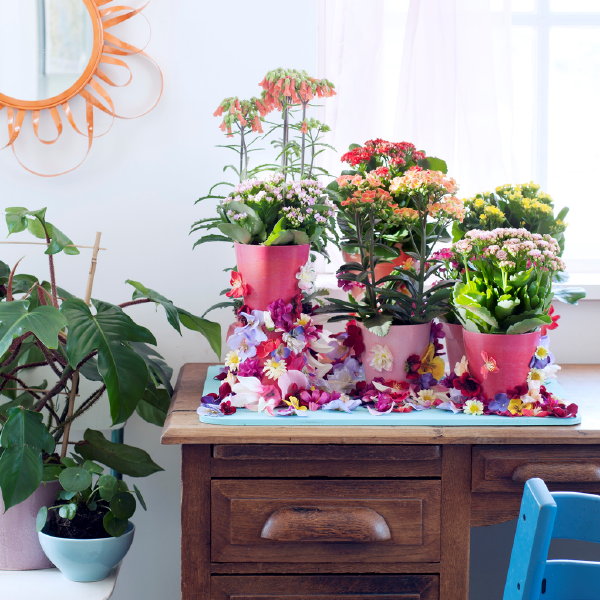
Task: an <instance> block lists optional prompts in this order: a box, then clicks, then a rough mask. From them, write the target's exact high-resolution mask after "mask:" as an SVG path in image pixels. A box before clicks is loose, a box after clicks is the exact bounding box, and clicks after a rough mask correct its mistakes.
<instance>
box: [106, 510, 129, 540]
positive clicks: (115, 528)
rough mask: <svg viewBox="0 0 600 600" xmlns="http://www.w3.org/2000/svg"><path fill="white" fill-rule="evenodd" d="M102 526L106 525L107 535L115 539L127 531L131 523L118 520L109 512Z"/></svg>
mask: <svg viewBox="0 0 600 600" xmlns="http://www.w3.org/2000/svg"><path fill="white" fill-rule="evenodd" d="M102 524H103V525H104V529H105V530H106V533H108V534H109V535H112V536H113V537H120V536H122V535H123V534H124V533H125V532H126V531H127V525H128V524H129V521H124V520H122V519H118V518H117V517H115V516H114V515H113V514H112V513H111V512H108V513H106V514H105V515H104V518H103V519H102Z"/></svg>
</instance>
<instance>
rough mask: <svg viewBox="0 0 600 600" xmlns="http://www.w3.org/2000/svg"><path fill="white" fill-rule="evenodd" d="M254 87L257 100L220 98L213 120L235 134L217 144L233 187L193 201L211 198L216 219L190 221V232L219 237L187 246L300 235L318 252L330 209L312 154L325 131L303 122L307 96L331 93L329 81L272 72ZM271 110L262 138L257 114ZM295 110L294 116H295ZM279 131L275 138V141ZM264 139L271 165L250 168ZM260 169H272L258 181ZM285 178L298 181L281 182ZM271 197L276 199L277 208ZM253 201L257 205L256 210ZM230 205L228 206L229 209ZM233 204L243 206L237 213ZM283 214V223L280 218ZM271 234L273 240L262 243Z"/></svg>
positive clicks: (288, 240)
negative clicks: (227, 153)
mask: <svg viewBox="0 0 600 600" xmlns="http://www.w3.org/2000/svg"><path fill="white" fill-rule="evenodd" d="M260 86H261V87H262V88H263V91H262V94H261V97H260V98H251V99H250V100H240V99H239V98H237V97H230V98H226V99H225V100H223V101H222V102H221V103H220V104H219V107H218V108H217V110H216V111H215V115H216V116H221V117H223V121H222V123H221V129H222V130H223V131H224V132H225V133H226V135H227V136H228V137H234V136H236V137H237V141H236V142H233V143H231V144H228V145H226V146H224V147H225V148H228V149H229V150H232V151H234V152H235V153H236V154H237V156H238V160H236V164H232V165H226V166H225V167H224V169H223V170H224V171H230V172H233V173H235V174H236V176H237V182H235V183H234V182H231V181H221V182H219V183H217V184H215V185H214V186H212V188H211V189H210V190H209V192H208V194H207V195H206V196H203V197H201V198H200V199H199V200H198V202H201V201H204V200H217V201H219V205H218V206H217V213H218V216H217V217H208V218H204V219H200V220H199V221H196V222H195V223H194V224H193V225H192V228H191V233H196V232H203V231H205V230H209V231H210V230H214V229H218V230H219V231H220V233H218V234H212V233H209V234H208V235H203V236H202V237H200V239H198V240H197V241H196V243H195V244H194V246H197V245H198V244H203V243H205V242H215V241H230V240H233V241H237V242H241V243H244V244H247V243H253V244H263V243H265V242H267V240H268V239H270V241H269V243H272V242H274V243H277V244H284V245H288V244H299V243H308V241H307V240H306V236H304V235H303V233H306V234H307V236H308V238H309V241H311V242H313V249H314V250H316V251H318V252H323V248H324V246H325V243H326V242H327V237H326V235H325V234H324V230H325V229H326V228H325V227H324V225H328V227H327V228H330V227H329V226H330V225H331V223H329V222H328V221H329V219H330V217H331V216H332V206H331V205H330V203H329V202H328V201H327V200H326V196H325V194H324V193H323V192H322V190H321V187H320V184H319V183H318V182H317V181H316V177H317V176H318V175H321V174H327V171H326V170H325V169H323V168H322V167H320V166H318V165H317V164H316V162H317V158H318V157H319V155H320V154H321V153H322V152H324V151H325V149H327V148H330V146H329V145H327V144H325V143H324V142H323V141H322V136H323V134H325V133H327V132H328V131H329V127H328V126H327V125H325V124H324V123H321V122H320V121H318V120H316V119H314V118H309V117H308V114H307V111H308V109H309V107H310V102H311V101H312V100H313V99H315V98H325V97H328V96H332V95H333V94H334V93H335V92H334V90H333V84H332V83H331V82H330V81H328V80H326V79H316V78H314V77H310V76H309V75H308V74H307V73H306V72H304V71H297V70H295V69H275V70H273V71H270V72H269V73H267V74H266V75H265V77H264V78H263V80H262V81H261V83H260ZM274 111H277V112H279V113H280V114H281V121H280V122H270V123H269V125H270V128H269V129H268V131H267V132H266V133H264V132H263V123H264V122H265V116H266V115H268V114H270V113H272V112H274ZM297 113H299V116H300V118H299V119H295V117H296V116H297ZM263 133H264V135H263ZM279 133H280V134H281V135H280V137H277V134H279ZM272 137H275V139H273V140H272V141H271V143H272V144H273V146H274V148H275V150H276V155H275V159H274V161H276V162H271V163H266V164H259V165H257V166H255V167H252V168H251V167H250V166H249V157H250V153H252V152H255V151H257V150H258V149H257V148H256V147H255V146H256V143H257V142H258V141H259V140H260V139H267V138H272ZM266 171H271V172H274V175H273V176H271V177H270V178H269V177H267V178H266V179H261V178H260V177H261V174H262V173H264V172H266ZM291 178H297V179H298V180H299V181H291V182H289V181H288V180H289V179H291ZM273 200H278V201H280V205H279V206H278V205H277V203H276V202H272V201H273ZM259 201H261V206H260V207H258V206H256V203H258V202H259ZM269 201H271V202H270V203H269ZM232 202H233V203H236V204H233V205H232ZM253 203H255V204H253ZM239 204H243V205H244V206H245V208H243V209H241V208H240V206H239ZM284 206H285V207H286V210H289V211H290V213H292V214H289V213H287V214H286V211H283V212H282V211H281V210H280V209H281V208H283V207H284ZM256 209H258V210H256ZM263 209H264V210H263ZM294 209H298V210H299V211H301V213H299V214H301V219H300V218H297V217H296V218H294V215H293V210H294ZM257 212H258V213H259V214H256V213H257ZM285 216H288V217H289V218H288V219H287V220H282V218H283V217H285ZM273 218H274V219H275V220H274V221H273ZM240 226H241V227H240ZM274 229H275V236H274V237H273V238H270V235H271V233H273V230H274ZM307 230H309V231H307ZM295 231H299V232H301V233H299V234H296V233H294V232H295ZM288 232H291V235H290V233H288Z"/></svg>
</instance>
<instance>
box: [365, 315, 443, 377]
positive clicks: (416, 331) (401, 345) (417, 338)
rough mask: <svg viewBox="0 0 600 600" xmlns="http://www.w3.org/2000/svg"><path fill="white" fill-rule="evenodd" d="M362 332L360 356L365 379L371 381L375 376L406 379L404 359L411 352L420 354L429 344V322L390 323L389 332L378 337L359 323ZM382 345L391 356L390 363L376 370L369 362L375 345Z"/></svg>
mask: <svg viewBox="0 0 600 600" xmlns="http://www.w3.org/2000/svg"><path fill="white" fill-rule="evenodd" d="M360 327H361V329H362V333H363V341H364V344H365V351H364V353H363V355H362V357H361V359H362V361H363V367H364V369H365V380H366V381H369V382H370V381H372V380H373V379H375V377H383V378H384V379H393V380H395V381H404V380H405V379H406V370H405V365H406V360H407V358H408V357H409V356H410V355H411V354H418V355H419V356H421V355H422V354H423V352H425V349H426V348H427V344H429V334H430V331H431V323H423V324H420V325H392V327H391V329H390V331H389V333H388V334H387V335H386V336H384V337H379V336H378V335H375V334H374V333H371V332H370V331H368V330H367V329H366V328H365V327H364V326H363V325H362V323H361V324H360ZM376 346H383V347H384V348H386V349H387V350H388V351H389V353H390V354H391V356H392V364H391V366H390V368H389V369H387V370H384V369H382V370H378V369H377V368H376V367H374V366H373V365H372V364H371V362H372V361H373V358H374V356H375V352H374V350H375V347H376Z"/></svg>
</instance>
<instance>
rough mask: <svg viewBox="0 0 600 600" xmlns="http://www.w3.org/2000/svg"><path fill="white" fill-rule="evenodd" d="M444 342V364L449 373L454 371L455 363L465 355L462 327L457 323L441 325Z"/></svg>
mask: <svg viewBox="0 0 600 600" xmlns="http://www.w3.org/2000/svg"><path fill="white" fill-rule="evenodd" d="M442 328H443V331H444V334H445V337H444V340H446V362H447V363H448V369H449V371H452V369H454V367H455V365H456V363H457V362H459V361H460V359H461V358H462V357H463V356H464V355H465V342H464V339H463V326H462V325H460V324H457V323H442Z"/></svg>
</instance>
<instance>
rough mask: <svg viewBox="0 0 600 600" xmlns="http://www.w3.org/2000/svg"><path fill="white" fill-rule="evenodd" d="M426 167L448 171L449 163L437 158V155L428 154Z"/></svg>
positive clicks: (425, 161) (443, 171)
mask: <svg viewBox="0 0 600 600" xmlns="http://www.w3.org/2000/svg"><path fill="white" fill-rule="evenodd" d="M423 162H424V163H426V165H425V167H426V168H427V169H430V170H431V171H441V172H442V173H447V172H448V165H447V164H446V161H445V160H442V159H441V158H436V157H435V156H428V157H427V158H426V159H425V160H424V161H423Z"/></svg>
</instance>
